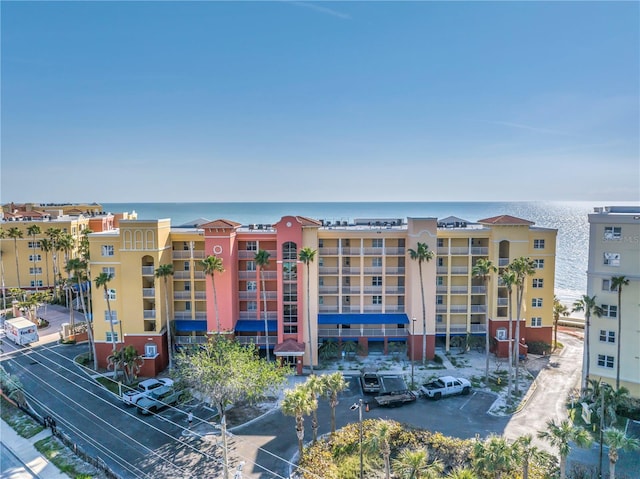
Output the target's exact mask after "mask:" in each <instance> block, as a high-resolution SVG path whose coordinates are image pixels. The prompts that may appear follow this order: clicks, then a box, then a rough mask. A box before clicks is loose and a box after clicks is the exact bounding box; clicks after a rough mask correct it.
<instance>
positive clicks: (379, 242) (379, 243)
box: [371, 238, 382, 248]
mask: <svg viewBox="0 0 640 479" xmlns="http://www.w3.org/2000/svg"><path fill="white" fill-rule="evenodd" d="M371 242H372V246H373V247H374V248H382V238H374V239H373V240H372V241H371Z"/></svg>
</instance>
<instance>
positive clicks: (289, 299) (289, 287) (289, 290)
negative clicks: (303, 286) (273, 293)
mask: <svg viewBox="0 0 640 479" xmlns="http://www.w3.org/2000/svg"><path fill="white" fill-rule="evenodd" d="M282 300H283V301H284V302H285V303H295V302H296V301H298V285H297V284H296V283H285V284H283V285H282Z"/></svg>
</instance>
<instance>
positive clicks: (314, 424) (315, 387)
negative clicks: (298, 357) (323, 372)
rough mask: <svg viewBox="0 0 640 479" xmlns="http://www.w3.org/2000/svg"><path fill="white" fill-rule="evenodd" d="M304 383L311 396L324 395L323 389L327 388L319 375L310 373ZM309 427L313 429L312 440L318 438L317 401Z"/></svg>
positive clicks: (314, 440)
mask: <svg viewBox="0 0 640 479" xmlns="http://www.w3.org/2000/svg"><path fill="white" fill-rule="evenodd" d="M305 385H306V386H307V387H308V388H309V393H310V394H312V395H313V397H315V398H317V397H318V396H324V394H325V390H326V388H327V384H326V382H325V381H324V380H323V379H322V377H321V376H316V375H315V374H312V375H311V376H309V378H308V379H307V382H306V383H305ZM311 429H312V430H313V442H316V441H317V440H318V403H317V401H316V407H315V408H314V409H313V414H312V417H311Z"/></svg>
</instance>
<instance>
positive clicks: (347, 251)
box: [342, 247, 360, 256]
mask: <svg viewBox="0 0 640 479" xmlns="http://www.w3.org/2000/svg"><path fill="white" fill-rule="evenodd" d="M342 254H343V255H345V256H360V248H347V247H343V248H342Z"/></svg>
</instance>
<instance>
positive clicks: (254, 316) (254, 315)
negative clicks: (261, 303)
mask: <svg viewBox="0 0 640 479" xmlns="http://www.w3.org/2000/svg"><path fill="white" fill-rule="evenodd" d="M240 319H250V320H260V319H264V313H258V312H256V311H240ZM267 319H268V320H269V319H278V312H277V311H267Z"/></svg>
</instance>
